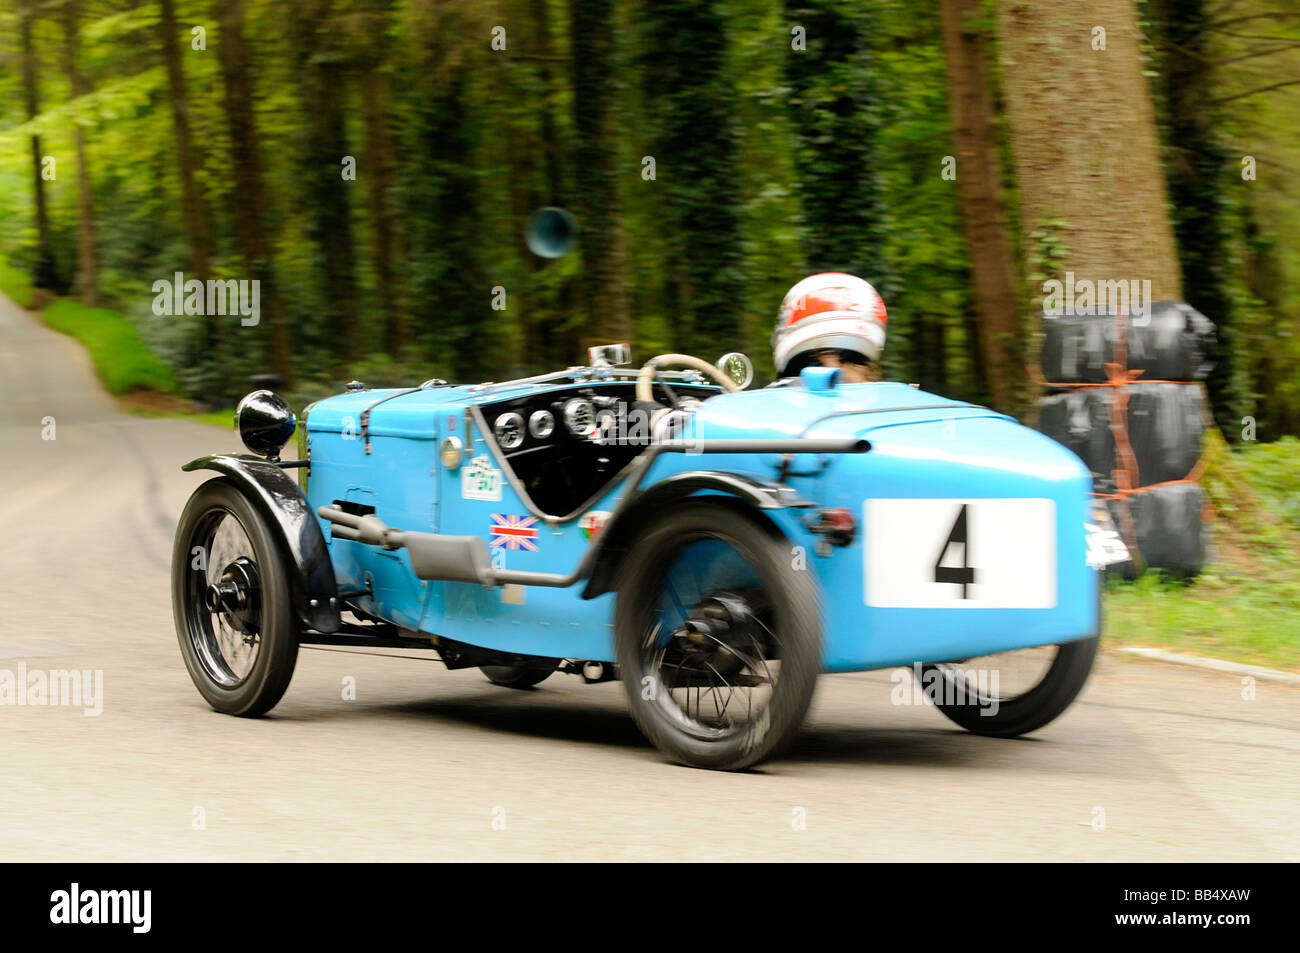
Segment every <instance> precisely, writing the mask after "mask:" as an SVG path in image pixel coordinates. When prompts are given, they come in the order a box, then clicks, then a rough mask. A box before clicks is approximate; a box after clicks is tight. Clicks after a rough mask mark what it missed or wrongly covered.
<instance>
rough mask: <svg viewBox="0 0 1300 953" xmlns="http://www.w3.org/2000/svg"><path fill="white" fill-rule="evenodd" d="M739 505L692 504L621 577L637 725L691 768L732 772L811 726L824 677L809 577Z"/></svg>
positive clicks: (623, 645) (621, 637) (624, 656)
mask: <svg viewBox="0 0 1300 953" xmlns="http://www.w3.org/2000/svg"><path fill="white" fill-rule="evenodd" d="M792 562H793V560H792V559H791V548H790V544H789V542H788V541H787V540H785V539H784V537H782V536H780V535H779V534H777V533H775V532H774V531H773V530H771V529H769V528H767V527H765V526H762V525H760V524H759V523H758V522H757V521H756V520H755V519H754V518H752V517H751V516H749V515H748V514H745V513H743V512H740V511H738V510H737V509H736V508H735V507H732V506H728V505H725V504H721V503H716V502H711V501H699V502H695V501H692V502H689V503H686V504H683V505H681V506H678V507H675V508H674V509H672V510H669V511H668V512H667V513H665V514H664V515H662V516H661V517H659V518H658V519H657V520H655V522H654V523H653V524H652V525H650V526H649V527H648V528H647V529H646V531H645V532H644V533H643V534H642V536H641V538H640V539H639V540H638V543H637V546H636V548H635V550H634V551H633V552H632V554H630V555H629V556H628V557H627V559H626V560H625V562H624V564H623V566H622V567H621V568H620V571H619V581H618V603H617V607H616V609H615V625H614V628H615V643H616V648H617V653H618V662H619V667H620V672H621V674H622V678H623V682H624V685H625V687H626V688H627V692H628V700H629V704H630V706H631V709H632V715H633V717H634V718H635V719H636V723H637V725H638V726H639V727H640V728H641V730H642V732H644V733H645V735H646V737H647V738H649V739H650V740H651V741H652V742H653V743H654V744H655V745H656V746H657V747H658V748H659V749H660V750H661V751H663V752H664V753H666V754H667V755H668V756H669V757H671V758H673V759H674V760H676V761H679V762H681V763H683V764H688V765H691V766H694V767H701V768H718V769H724V770H735V769H739V768H746V767H749V766H751V765H754V764H757V763H758V762H759V761H762V760H763V759H765V758H769V757H772V756H773V755H775V754H776V753H778V752H779V751H780V750H781V749H782V748H783V747H784V746H785V745H786V744H788V743H789V742H790V740H791V739H792V738H793V737H794V735H795V733H796V732H797V731H798V730H799V727H800V726H801V725H802V724H803V720H804V716H805V714H806V713H807V711H808V705H809V704H810V702H811V701H812V695H813V688H814V686H815V684H816V680H817V675H818V673H819V672H820V670H821V622H820V613H819V605H818V595H817V588H816V586H815V584H814V582H813V580H812V576H811V573H810V572H809V571H807V570H806V569H795V568H793V566H792Z"/></svg>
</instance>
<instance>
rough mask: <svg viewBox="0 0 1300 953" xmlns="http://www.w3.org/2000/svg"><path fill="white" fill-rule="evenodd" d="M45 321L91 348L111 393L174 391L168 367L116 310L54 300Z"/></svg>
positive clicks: (96, 367) (99, 370)
mask: <svg viewBox="0 0 1300 953" xmlns="http://www.w3.org/2000/svg"><path fill="white" fill-rule="evenodd" d="M42 317H43V319H44V321H45V323H46V324H47V325H49V326H50V327H51V328H53V329H54V330H56V331H61V332H62V333H64V334H67V335H69V336H70V337H73V338H76V339H77V340H78V341H80V342H81V343H82V345H84V346H85V348H86V350H87V351H89V352H90V359H91V360H92V361H93V362H94V364H95V370H96V372H98V374H99V377H100V379H101V380H102V381H103V382H104V386H105V387H106V388H107V389H108V391H109V393H111V394H119V395H121V394H128V393H130V392H132V391H136V390H155V391H161V392H163V393H173V392H174V391H175V390H176V381H175V379H174V377H173V376H172V372H171V369H170V368H169V367H168V366H167V365H166V364H164V363H163V362H162V360H161V359H160V358H159V357H158V356H157V355H156V354H154V353H153V352H152V351H151V350H149V348H148V347H146V346H145V343H144V340H143V339H142V338H141V337H140V334H139V332H138V331H136V329H135V326H134V325H132V324H131V322H130V321H128V320H127V319H126V318H125V317H123V316H122V315H120V314H118V313H117V312H116V311H110V310H108V309H107V308H87V307H86V306H85V305H83V304H78V303H77V302H75V301H56V302H55V303H54V304H52V305H50V306H49V307H48V308H46V309H45V311H44V313H43V314H42Z"/></svg>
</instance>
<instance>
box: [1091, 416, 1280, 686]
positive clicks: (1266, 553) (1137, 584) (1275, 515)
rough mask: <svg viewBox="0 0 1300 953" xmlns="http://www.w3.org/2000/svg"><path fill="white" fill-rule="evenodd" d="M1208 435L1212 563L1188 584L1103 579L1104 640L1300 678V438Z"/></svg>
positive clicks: (1157, 578) (1158, 578) (1151, 576)
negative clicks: (1239, 440)
mask: <svg viewBox="0 0 1300 953" xmlns="http://www.w3.org/2000/svg"><path fill="white" fill-rule="evenodd" d="M1207 437H1208V439H1207V447H1206V453H1207V455H1208V456H1207V461H1206V463H1207V465H1206V469H1205V474H1204V478H1203V480H1202V482H1203V484H1204V486H1205V490H1206V493H1207V495H1208V496H1209V498H1210V501H1211V504H1212V505H1213V507H1214V511H1215V516H1214V519H1213V521H1212V522H1211V524H1210V525H1211V532H1212V534H1213V535H1212V544H1213V547H1214V561H1213V562H1212V564H1211V565H1209V566H1207V567H1206V570H1205V572H1203V573H1202V574H1201V575H1200V576H1198V577H1196V578H1195V579H1189V580H1179V579H1171V578H1168V577H1166V576H1164V575H1162V574H1160V573H1154V572H1153V573H1148V574H1147V575H1145V576H1143V577H1142V578H1141V579H1138V580H1136V581H1134V582H1131V583H1125V582H1120V581H1118V580H1109V581H1108V583H1107V587H1106V597H1105V598H1106V634H1105V636H1104V640H1105V641H1110V642H1111V643H1120V644H1124V645H1145V646H1153V647H1157V648H1167V649H1172V650H1174V651H1180V652H1191V653H1194V654H1200V655H1210V656H1214V657H1215V658H1224V659H1229V660H1231V661H1234V662H1246V663H1249V664H1253V665H1266V666H1268V667H1270V668H1279V669H1283V670H1285V671H1291V672H1296V671H1300V558H1298V557H1297V555H1296V554H1297V553H1298V552H1300V479H1297V478H1296V474H1297V473H1298V472H1300V440H1297V439H1295V438H1294V437H1287V438H1285V439H1283V440H1279V441H1278V442H1277V443H1272V444H1248V445H1246V446H1244V447H1242V448H1241V449H1240V450H1230V449H1229V448H1228V447H1227V446H1226V445H1225V444H1224V443H1223V440H1222V438H1221V437H1220V436H1219V435H1218V433H1217V431H1215V432H1212V433H1210V434H1207Z"/></svg>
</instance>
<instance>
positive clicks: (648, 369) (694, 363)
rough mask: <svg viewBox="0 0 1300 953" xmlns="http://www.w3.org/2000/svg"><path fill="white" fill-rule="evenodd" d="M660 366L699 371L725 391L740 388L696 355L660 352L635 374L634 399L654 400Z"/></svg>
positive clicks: (716, 368)
mask: <svg viewBox="0 0 1300 953" xmlns="http://www.w3.org/2000/svg"><path fill="white" fill-rule="evenodd" d="M661 367H688V368H690V369H691V370H693V371H699V372H700V373H701V374H703V375H704V376H705V377H709V378H712V379H713V381H714V383H716V384H720V385H722V388H723V389H724V390H727V391H731V392H735V391H738V390H740V385H739V384H737V383H736V382H735V381H733V380H732V379H731V378H730V377H728V376H727V375H726V374H725V373H724V372H723V371H721V370H720V369H719V368H718V367H717V366H716V365H713V364H710V363H709V362H708V361H702V360H700V359H699V358H698V357H691V355H689V354H660V355H659V356H658V357H652V358H650V360H648V361H646V362H645V364H644V365H643V366H642V367H641V373H640V374H638V375H637V376H636V399H637V400H639V401H644V402H646V403H650V402H652V401H654V399H655V397H654V387H653V386H652V385H653V383H654V377H655V372H656V371H657V370H659V368H661Z"/></svg>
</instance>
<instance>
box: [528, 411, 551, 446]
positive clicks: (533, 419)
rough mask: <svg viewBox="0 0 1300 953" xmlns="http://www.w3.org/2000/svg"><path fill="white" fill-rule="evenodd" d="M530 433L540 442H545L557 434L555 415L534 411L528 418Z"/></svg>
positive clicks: (548, 412)
mask: <svg viewBox="0 0 1300 953" xmlns="http://www.w3.org/2000/svg"><path fill="white" fill-rule="evenodd" d="M528 432H529V433H530V434H532V435H533V436H534V437H536V438H537V439H538V440H545V439H546V438H547V437H549V436H550V435H551V434H552V433H554V432H555V414H553V413H551V412H550V411H549V410H534V411H533V413H532V416H530V417H529V418H528Z"/></svg>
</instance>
